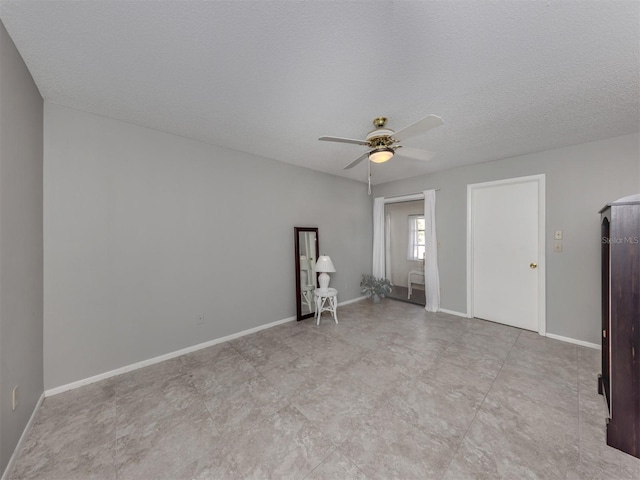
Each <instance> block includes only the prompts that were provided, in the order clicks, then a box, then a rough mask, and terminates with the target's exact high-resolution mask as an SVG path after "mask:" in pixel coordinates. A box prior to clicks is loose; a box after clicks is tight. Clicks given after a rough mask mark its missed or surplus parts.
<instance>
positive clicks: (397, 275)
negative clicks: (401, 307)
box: [384, 200, 426, 306]
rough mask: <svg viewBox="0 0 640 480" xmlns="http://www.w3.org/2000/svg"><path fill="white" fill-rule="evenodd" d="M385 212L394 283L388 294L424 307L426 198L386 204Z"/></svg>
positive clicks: (390, 275)
mask: <svg viewBox="0 0 640 480" xmlns="http://www.w3.org/2000/svg"><path fill="white" fill-rule="evenodd" d="M384 214H385V262H386V265H385V270H386V272H387V278H388V279H389V280H390V281H391V283H392V285H393V289H392V290H391V293H390V294H389V295H387V297H388V298H392V299H394V300H400V301H403V302H408V303H413V304H416V305H421V306H424V305H425V300H426V299H425V290H424V288H425V285H424V284H425V279H424V258H425V241H426V234H425V219H424V200H414V201H406V202H395V203H387V204H385V206H384Z"/></svg>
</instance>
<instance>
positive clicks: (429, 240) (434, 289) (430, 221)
mask: <svg viewBox="0 0 640 480" xmlns="http://www.w3.org/2000/svg"><path fill="white" fill-rule="evenodd" d="M376 200H377V199H376ZM424 223H425V235H426V247H425V255H424V257H425V262H424V293H425V297H426V305H425V307H424V308H425V310H426V311H428V312H437V311H438V310H439V309H440V275H439V273H438V239H437V235H436V191H435V190H425V191H424ZM374 231H375V229H374ZM373 245H374V247H373V248H374V258H375V240H374V244H373Z"/></svg>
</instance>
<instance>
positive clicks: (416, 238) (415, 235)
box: [407, 215, 426, 261]
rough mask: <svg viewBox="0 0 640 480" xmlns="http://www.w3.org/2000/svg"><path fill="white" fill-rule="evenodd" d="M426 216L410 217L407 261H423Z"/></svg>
mask: <svg viewBox="0 0 640 480" xmlns="http://www.w3.org/2000/svg"><path fill="white" fill-rule="evenodd" d="M424 226H425V223H424V215H409V251H408V252H407V260H416V261H422V259H423V258H424V250H425V238H426V235H425V231H424Z"/></svg>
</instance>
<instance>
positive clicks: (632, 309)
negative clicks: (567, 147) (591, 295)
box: [598, 195, 640, 458]
mask: <svg viewBox="0 0 640 480" xmlns="http://www.w3.org/2000/svg"><path fill="white" fill-rule="evenodd" d="M600 214H601V242H602V373H601V375H600V376H599V379H598V392H599V393H600V394H602V395H604V397H605V401H606V403H607V406H608V408H609V418H608V420H607V444H608V445H610V446H612V447H614V448H617V449H619V450H622V451H623V452H626V453H628V454H630V455H633V456H635V457H638V458H640V195H632V196H630V197H625V198H621V199H620V200H618V201H616V202H613V203H610V204H608V205H606V206H605V207H604V208H603V209H602V210H601V211H600Z"/></svg>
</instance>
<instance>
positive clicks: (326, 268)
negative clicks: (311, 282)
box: [316, 255, 336, 273]
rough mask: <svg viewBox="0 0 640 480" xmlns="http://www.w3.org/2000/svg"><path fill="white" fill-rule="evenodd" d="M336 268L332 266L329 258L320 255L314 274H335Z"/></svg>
mask: <svg viewBox="0 0 640 480" xmlns="http://www.w3.org/2000/svg"><path fill="white" fill-rule="evenodd" d="M335 271H336V267H334V266H333V262H332V261H331V258H329V256H327V255H320V257H318V261H317V262H316V272H330V273H331V272H335Z"/></svg>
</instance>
